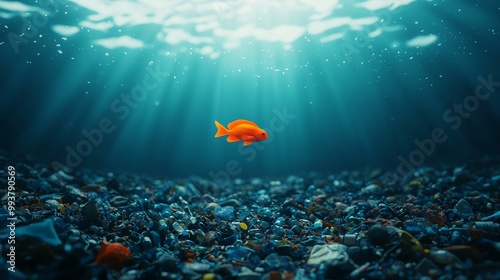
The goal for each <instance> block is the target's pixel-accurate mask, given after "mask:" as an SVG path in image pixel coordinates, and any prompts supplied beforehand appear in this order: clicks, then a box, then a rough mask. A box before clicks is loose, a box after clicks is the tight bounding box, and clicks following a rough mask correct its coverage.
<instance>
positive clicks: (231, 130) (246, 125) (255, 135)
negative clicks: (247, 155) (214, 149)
mask: <svg viewBox="0 0 500 280" xmlns="http://www.w3.org/2000/svg"><path fill="white" fill-rule="evenodd" d="M215 126H216V127H217V133H216V134H215V137H216V138H217V137H221V136H225V135H229V136H228V137H227V142H238V141H243V146H247V145H250V144H252V143H253V142H258V141H263V140H266V139H267V138H268V137H269V136H268V135H267V132H266V131H265V130H264V129H262V128H260V127H259V126H258V125H256V124H255V123H253V122H251V121H247V120H235V121H234V122H232V123H230V124H228V125H227V129H226V128H225V127H224V126H223V125H222V124H220V123H219V122H218V121H215Z"/></svg>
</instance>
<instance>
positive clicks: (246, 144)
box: [243, 141, 253, 146]
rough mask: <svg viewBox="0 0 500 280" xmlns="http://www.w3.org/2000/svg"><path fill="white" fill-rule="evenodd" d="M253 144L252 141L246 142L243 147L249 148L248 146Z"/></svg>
mask: <svg viewBox="0 0 500 280" xmlns="http://www.w3.org/2000/svg"><path fill="white" fill-rule="evenodd" d="M252 143H253V142H252V141H245V142H243V146H248V145H250V144H252Z"/></svg>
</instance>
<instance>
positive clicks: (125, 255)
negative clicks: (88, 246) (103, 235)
mask: <svg viewBox="0 0 500 280" xmlns="http://www.w3.org/2000/svg"><path fill="white" fill-rule="evenodd" d="M131 255H132V254H131V253H130V250H129V249H128V248H127V247H125V246H123V245H122V244H120V243H109V242H108V241H106V240H104V241H102V244H101V248H100V249H99V252H98V253H97V257H96V259H95V262H96V263H99V264H107V265H109V266H110V267H111V268H113V269H116V270H120V269H122V268H123V267H124V266H125V264H126V263H127V261H128V260H129V259H130V256H131Z"/></svg>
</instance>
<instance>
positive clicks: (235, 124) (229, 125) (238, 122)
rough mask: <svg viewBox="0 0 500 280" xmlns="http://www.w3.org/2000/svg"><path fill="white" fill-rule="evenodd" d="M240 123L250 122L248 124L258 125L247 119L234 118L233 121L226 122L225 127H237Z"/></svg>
mask: <svg viewBox="0 0 500 280" xmlns="http://www.w3.org/2000/svg"><path fill="white" fill-rule="evenodd" d="M240 124H250V125H255V126H257V127H258V125H256V124H255V123H254V122H251V121H247V120H235V121H234V122H232V123H230V124H228V125H227V128H229V129H233V128H235V127H237V126H238V125H240Z"/></svg>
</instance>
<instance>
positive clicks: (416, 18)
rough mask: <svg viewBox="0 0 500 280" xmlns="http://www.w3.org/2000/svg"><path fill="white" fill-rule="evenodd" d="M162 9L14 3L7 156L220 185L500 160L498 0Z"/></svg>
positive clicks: (7, 70) (5, 89)
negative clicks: (252, 139) (247, 137)
mask: <svg viewBox="0 0 500 280" xmlns="http://www.w3.org/2000/svg"><path fill="white" fill-rule="evenodd" d="M156 2H157V1H147V0H142V1H97V0H95V1H94V0H87V1H83V0H73V1H66V0H59V1H37V2H33V1H0V30H1V38H0V53H1V62H2V68H1V72H2V73H1V76H0V85H1V93H0V94H1V99H0V100H1V102H0V110H1V111H0V112H1V113H0V114H1V120H2V123H1V135H2V137H1V140H0V148H1V149H3V150H4V151H7V152H10V153H15V154H23V155H32V156H35V157H37V158H40V159H43V160H46V161H48V162H53V163H54V164H58V165H66V166H69V167H72V168H85V167H88V168H92V169H101V170H111V171H127V172H134V173H146V174H152V175H161V176H175V177H183V176H189V175H197V176H201V177H207V178H210V177H212V178H216V179H218V180H222V181H224V180H226V179H228V178H229V179H234V178H248V177H251V176H281V175H289V174H296V173H301V172H309V171H319V172H338V171H342V170H354V169H363V168H366V167H370V168H389V169H391V170H396V171H397V170H398V168H399V169H400V170H406V169H411V167H418V166H425V165H432V164H436V163H449V162H454V163H457V162H458V163H461V162H467V161H469V160H471V159H474V158H477V157H481V156H498V154H499V152H500V146H499V145H498V143H499V142H500V141H499V140H500V134H499V133H498V124H499V120H500V110H498V108H500V107H499V106H500V97H499V92H500V48H499V46H500V43H499V42H500V40H499V39H500V36H499V31H500V20H499V18H500V4H499V2H498V1H481V2H480V3H471V2H470V1H463V0H456V1H422V0H405V1H403V0H401V1H381V0H369V1H316V0H315V1H313V0H309V1H307V0H301V1H299V0H296V1H257V0H253V1H236V0H235V1H162V2H161V4H158V3H156ZM236 119H247V120H250V121H253V122H255V123H257V124H258V125H259V126H260V127H262V128H264V129H265V130H266V131H267V132H268V134H269V136H270V138H269V139H268V140H267V141H263V142H259V143H254V144H252V145H249V146H245V147H243V146H242V143H241V142H238V143H228V142H226V141H225V139H223V138H214V134H215V132H216V128H215V125H214V121H215V120H217V121H219V122H221V123H222V124H224V125H227V124H228V123H230V122H232V121H234V120H236ZM402 173H404V172H402Z"/></svg>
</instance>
